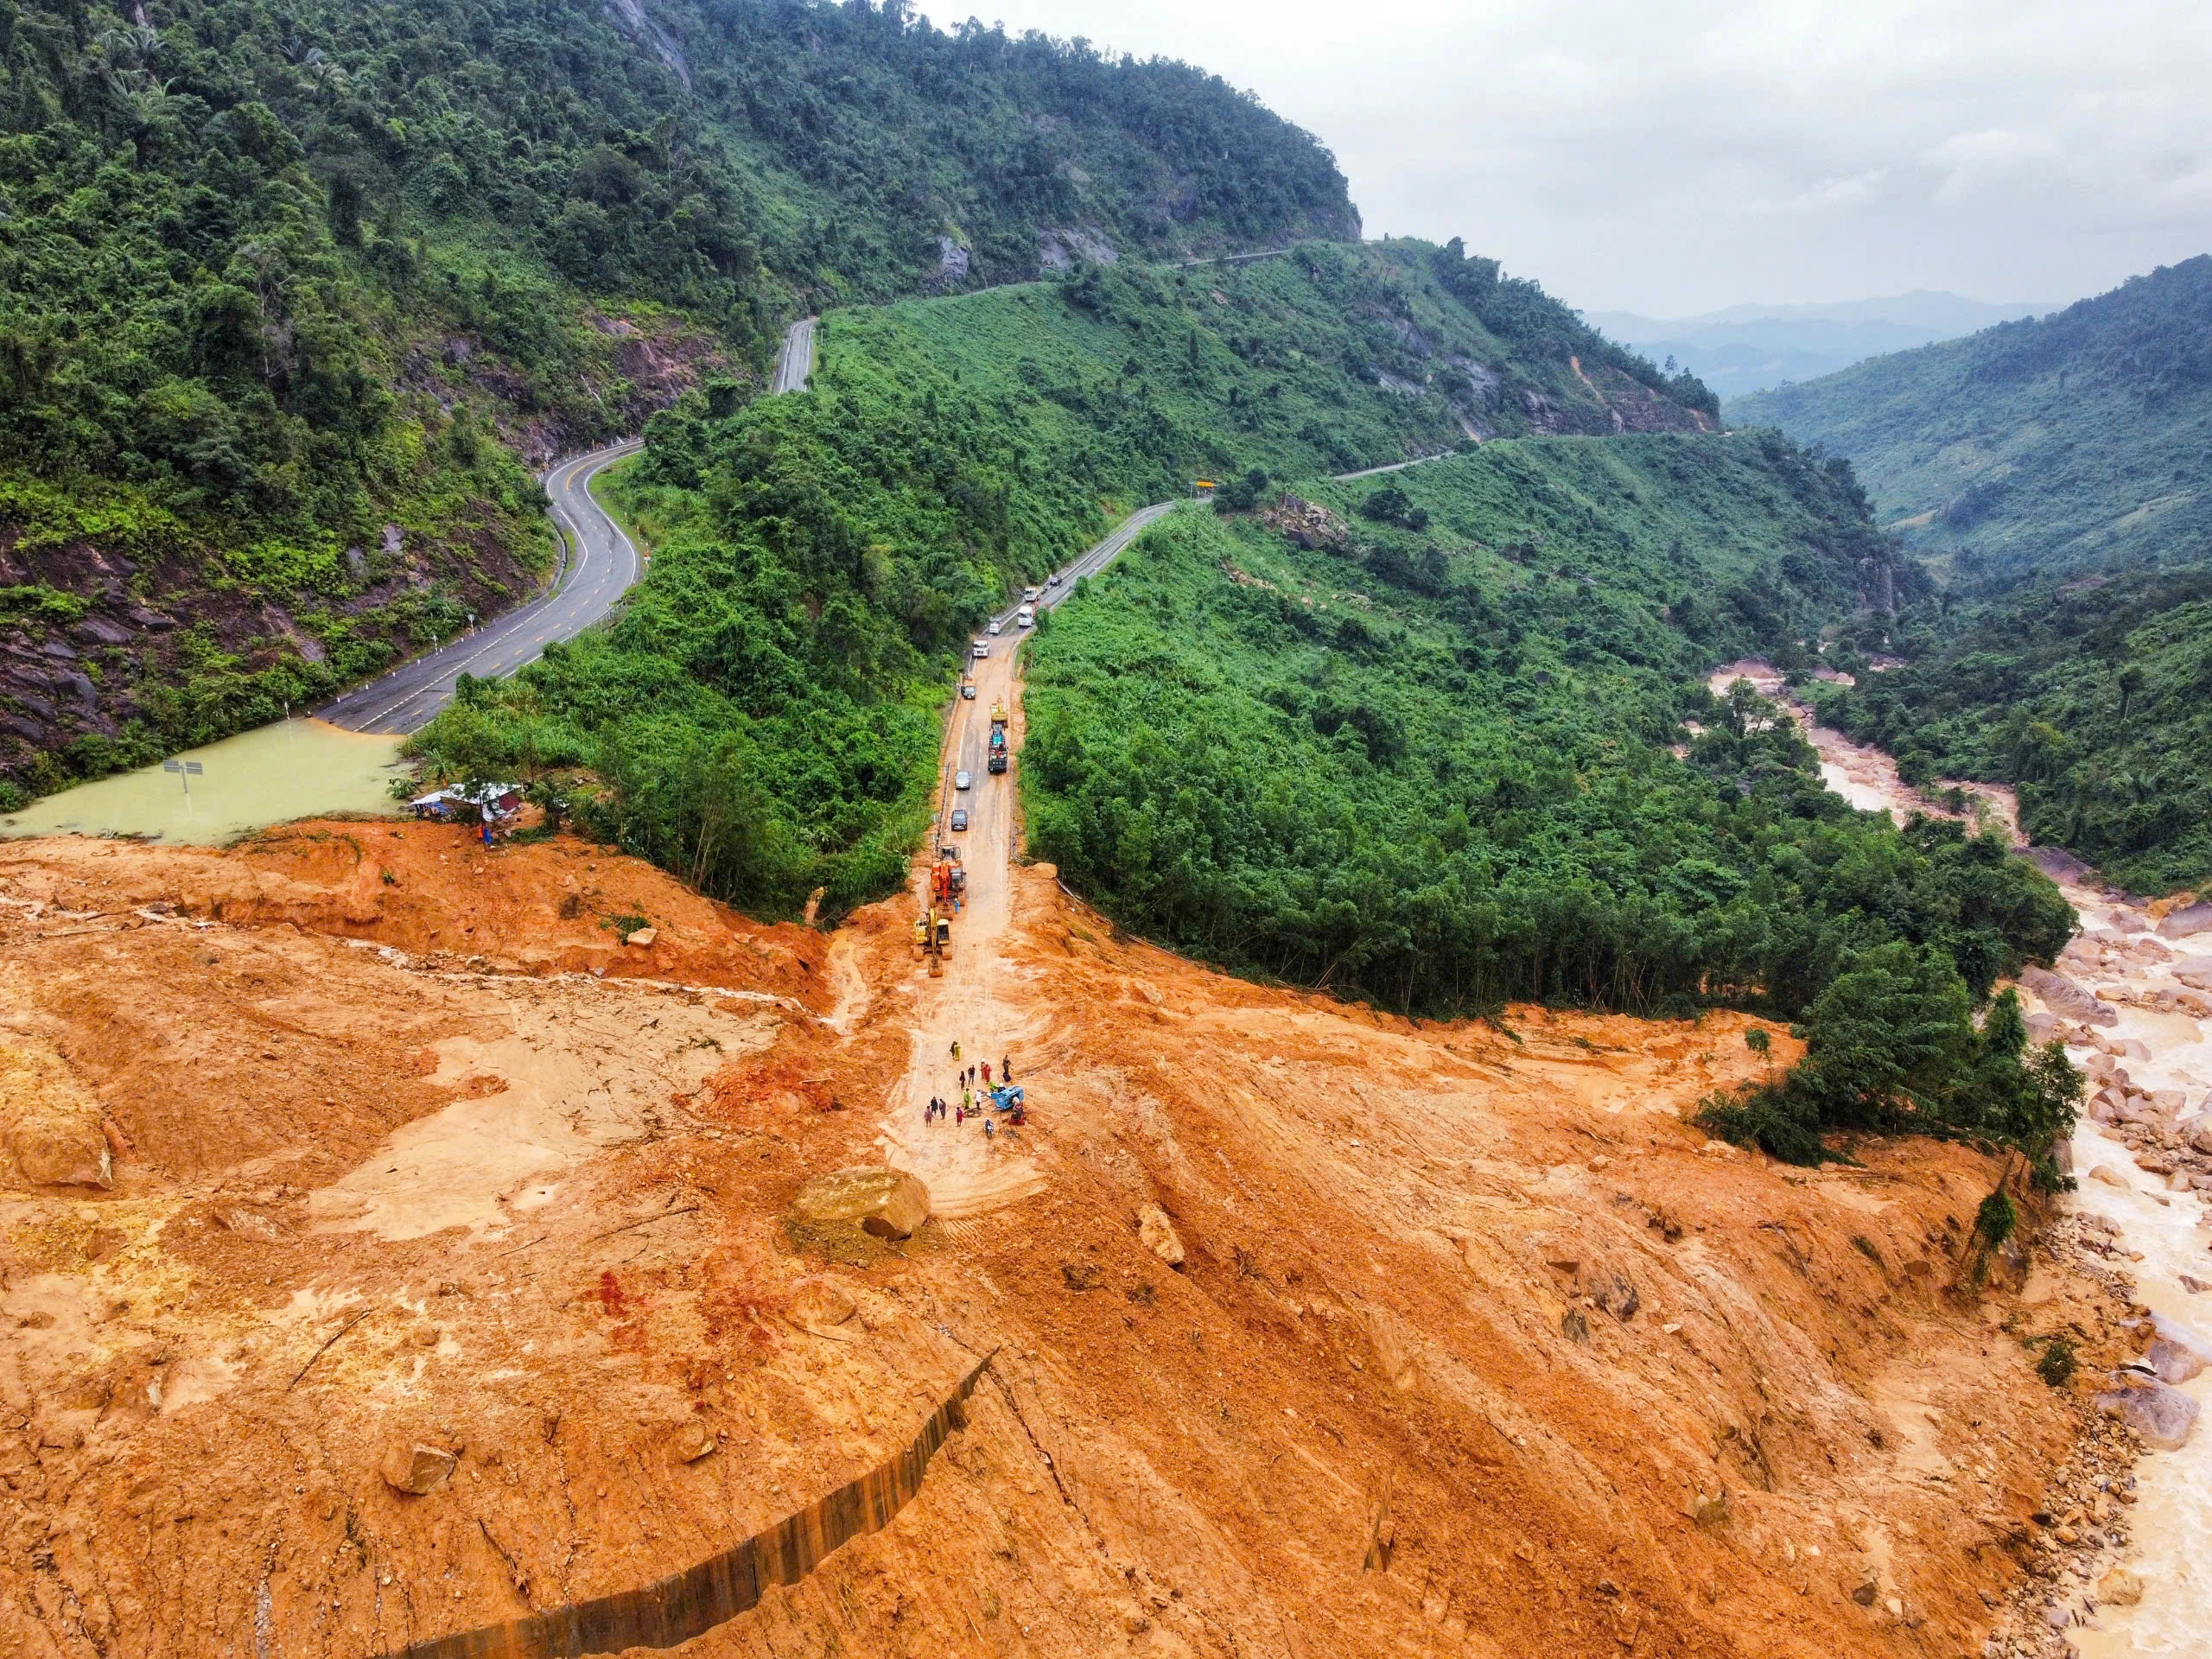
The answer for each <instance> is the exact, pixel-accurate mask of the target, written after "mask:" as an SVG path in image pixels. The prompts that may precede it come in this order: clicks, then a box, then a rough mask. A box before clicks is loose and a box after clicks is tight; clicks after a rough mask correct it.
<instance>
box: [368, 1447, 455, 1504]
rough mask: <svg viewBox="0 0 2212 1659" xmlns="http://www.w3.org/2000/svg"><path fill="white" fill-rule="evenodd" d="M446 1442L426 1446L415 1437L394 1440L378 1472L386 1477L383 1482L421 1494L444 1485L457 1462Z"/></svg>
mask: <svg viewBox="0 0 2212 1659" xmlns="http://www.w3.org/2000/svg"><path fill="white" fill-rule="evenodd" d="M458 1461H459V1459H456V1458H455V1457H454V1454H453V1453H452V1452H448V1451H447V1450H446V1449H445V1448H444V1447H443V1446H423V1445H422V1444H420V1443H419V1442H416V1441H410V1440H395V1441H393V1442H392V1444H391V1446H389V1447H388V1448H386V1450H385V1454H384V1461H383V1463H381V1464H380V1465H378V1468H377V1472H378V1474H380V1475H382V1476H383V1477H384V1484H385V1485H387V1486H389V1487H391V1490H392V1491H395V1492H408V1493H411V1494H412V1495H413V1496H415V1497H422V1496H423V1495H424V1494H425V1493H427V1492H435V1491H437V1489H438V1488H439V1487H441V1486H442V1485H444V1484H446V1482H447V1480H448V1479H449V1478H451V1477H452V1475H453V1470H454V1464H455V1463H456V1462H458Z"/></svg>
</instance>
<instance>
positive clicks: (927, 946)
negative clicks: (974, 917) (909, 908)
mask: <svg viewBox="0 0 2212 1659" xmlns="http://www.w3.org/2000/svg"><path fill="white" fill-rule="evenodd" d="M914 948H915V950H918V951H919V952H920V953H921V954H922V955H923V956H924V957H927V958H928V960H929V964H930V977H931V979H935V978H936V977H937V976H938V975H939V974H942V973H943V972H944V959H945V958H946V957H949V956H950V955H951V954H952V912H950V910H939V909H938V907H937V906H935V905H931V906H930V907H929V908H928V909H927V910H925V911H924V912H922V913H921V914H920V915H918V916H917V917H915V918H914Z"/></svg>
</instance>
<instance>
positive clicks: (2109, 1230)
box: [1712, 661, 2212, 1659]
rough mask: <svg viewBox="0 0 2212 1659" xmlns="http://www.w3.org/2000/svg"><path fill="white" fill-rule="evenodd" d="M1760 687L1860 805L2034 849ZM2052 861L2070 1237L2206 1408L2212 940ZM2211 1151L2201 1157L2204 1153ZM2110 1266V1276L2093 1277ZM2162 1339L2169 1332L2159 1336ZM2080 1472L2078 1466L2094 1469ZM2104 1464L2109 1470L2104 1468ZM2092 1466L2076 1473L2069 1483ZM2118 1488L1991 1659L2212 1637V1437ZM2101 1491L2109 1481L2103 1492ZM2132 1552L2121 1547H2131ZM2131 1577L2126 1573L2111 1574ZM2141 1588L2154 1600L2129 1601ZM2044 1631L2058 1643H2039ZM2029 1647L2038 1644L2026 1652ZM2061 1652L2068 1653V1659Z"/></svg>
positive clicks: (2164, 1378) (2211, 1289)
mask: <svg viewBox="0 0 2212 1659" xmlns="http://www.w3.org/2000/svg"><path fill="white" fill-rule="evenodd" d="M1738 677H1743V678H1746V679H1749V680H1751V683H1753V684H1754V685H1756V686H1757V687H1758V690H1760V691H1761V693H1762V694H1764V695H1765V696H1770V697H1775V698H1777V699H1778V700H1780V701H1782V702H1784V703H1785V704H1786V705H1787V706H1788V707H1789V709H1790V711H1791V712H1792V713H1793V714H1794V715H1796V717H1797V719H1798V720H1799V721H1800V722H1801V723H1802V726H1803V728H1804V729H1805V734H1806V737H1807V740H1808V741H1809V742H1810V743H1811V744H1812V745H1813V747H1814V748H1815V750H1816V751H1817V752H1818V753H1819V754H1820V757H1821V774H1822V776H1823V778H1825V779H1827V783H1828V786H1829V787H1830V788H1831V789H1833V790H1834V791H1835V792H1836V793H1838V794H1840V795H1841V796H1842V797H1843V798H1845V799H1847V800H1848V801H1850V802H1851V804H1853V805H1854V806H1857V807H1859V808H1861V809H1862V810H1889V811H1891V813H1892V814H1893V815H1895V816H1897V817H1903V816H1904V814H1907V813H1910V812H1924V813H1927V814H1929V816H1931V817H1972V818H1973V819H1974V820H1975V821H1977V822H1980V823H1990V824H1993V825H1994V826H1996V827H1999V828H2000V829H2003V830H2004V831H2005V834H2006V836H2007V837H2008V839H2009V840H2010V841H2011V842H2012V844H2013V846H2014V847H2015V848H2016V849H2018V850H2020V851H2022V852H2028V851H2030V849H2028V847H2027V845H2026V842H2025V839H2024V837H2023V836H2022V835H2021V834H2020V830H2019V819H2018V810H2017V807H2016V804H2015V803H2014V802H2013V800H2012V797H2011V793H2010V791H2005V790H2003V789H1999V788H1993V787H1992V786H1990V785H1981V784H1977V785H1967V789H1968V790H1969V791H1971V796H1972V798H1970V799H1969V800H1968V801H1967V805H1966V810H1965V811H1964V812H1963V813H1961V812H1960V811H1957V810H1951V809H1948V808H1947V807H1946V806H1944V805H1943V804H1942V802H1941V800H1940V798H1938V797H1940V796H1941V794H1942V793H1943V792H1945V791H1948V789H1949V788H1950V785H1949V784H1948V782H1946V781H1939V782H1938V783H1937V784H1936V785H1934V786H1933V788H1932V790H1931V791H1929V793H1926V794H1923V793H1922V792H1920V791H1915V790H1913V789H1911V788H1910V787H1909V786H1907V785H1905V784H1904V782H1903V781H1902V780H1901V779H1899V778H1898V777H1897V767H1896V765H1895V763H1894V762H1893V761H1892V760H1891V758H1890V757H1889V756H1888V755H1886V754H1885V753H1882V752H1881V751H1879V750H1877V749H1872V748H1869V747H1866V746H1864V745H1860V744H1857V743H1854V742H1853V741H1851V740H1850V739H1849V738H1848V737H1847V736H1845V735H1844V734H1842V733H1840V732H1838V731H1835V730H1833V729H1832V728H1827V727H1823V726H1821V724H1820V723H1819V722H1818V721H1817V720H1816V719H1815V716H1814V715H1813V712H1812V710H1811V709H1809V708H1808V707H1807V706H1806V705H1805V704H1803V703H1802V702H1799V701H1798V700H1796V698H1794V697H1792V696H1789V692H1788V690H1787V688H1786V687H1784V685H1783V683H1782V677H1781V676H1780V674H1779V673H1777V671H1775V670H1774V669H1773V667H1772V666H1771V665H1770V664H1765V663H1762V662H1756V661H1752V662H1741V663H1732V664H1728V665H1727V666H1726V667H1725V668H1722V669H1720V670H1719V671H1716V672H1715V673H1714V675H1713V678H1712V684H1713V688H1714V690H1716V691H1719V690H1726V686H1727V685H1728V683H1730V682H1731V681H1732V680H1734V679H1736V678H1738ZM2037 862H2038V863H2039V864H2041V865H2042V866H2043V868H2044V869H2045V870H2046V871H2048V872H2049V873H2050V874H2051V875H2052V877H2053V879H2054V880H2056V881H2057V883H2058V885H2059V888H2060V891H2061V892H2063V893H2064V894H2065V896H2066V899H2067V900H2068V902H2069V903H2070V904H2071V905H2073V906H2074V907H2075V911H2076V912H2079V914H2080V916H2081V918H2082V928H2081V931H2080V932H2079V933H2077V934H2076V935H2075V938H2074V940H2073V942H2072V943H2071V944H2069V945H2068V947H2067V949H2066V950H2065V952H2064V953H2063V956H2062V957H2061V959H2060V961H2059V963H2058V965H2057V971H2056V972H2054V973H2049V974H2044V973H2040V972H2034V971H2031V973H2030V974H2029V975H2027V976H2025V982H2024V984H2023V985H2022V987H2021V992H2022V1001H2023V1003H2024V1006H2025V1007H2026V1008H2027V1009H2028V1010H2029V1013H2030V1016H2031V1029H2034V1030H2036V1031H2037V1032H2038V1033H2046V1034H2049V1035H2055V1036H2057V1037H2059V1038H2061V1039H2063V1041H2064V1042H2065V1044H2066V1052H2067V1055H2068V1058H2070V1059H2071V1060H2072V1061H2073V1062H2074V1064H2075V1065H2076V1066H2077V1067H2079V1068H2081V1069H2082V1071H2084V1072H2085V1073H2087V1074H2088V1077H2089V1078H2090V1090H2091V1096H2090V1100H2089V1103H2088V1108H2087V1109H2086V1110H2085V1111H2084V1114H2083V1116H2082V1122H2081V1123H2080V1125H2079V1127H2078V1128H2077V1129H2076V1130H2075V1135H2074V1138H2073V1141H2072V1142H2071V1145H2070V1148H2069V1150H2070V1154H2071V1159H2072V1164H2073V1168H2074V1171H2075V1174H2076V1177H2077V1179H2079V1181H2080V1186H2079V1189H2078V1190H2077V1191H2076V1192H2074V1193H2073V1194H2071V1195H2070V1196H2069V1198H2067V1199H2066V1201H2065V1202H2066V1208H2067V1210H2068V1211H2069V1212H2070V1218H2071V1220H2072V1221H2073V1223H2074V1225H2072V1226H2071V1227H2069V1228H2068V1229H2067V1230H2065V1233H2064V1236H2063V1237H2062V1238H2060V1239H2057V1240H2056V1241H2054V1243H2055V1244H2056V1247H2057V1248H2059V1249H2067V1250H2071V1251H2073V1252H2074V1253H2075V1254H2076V1255H2082V1254H2084V1253H2086V1254H2087V1255H2093V1256H2094V1257H2095V1258H2096V1259H2097V1261H2099V1262H2110V1263H2111V1264H2112V1267H2113V1270H2115V1271H2116V1272H2117V1273H2118V1274H2120V1284H2121V1287H2122V1288H2123V1289H2124V1291H2125V1293H2126V1294H2127V1295H2128V1296H2129V1297H2130V1298H2131V1299H2132V1300H2133V1301H2134V1302H2135V1303H2136V1304H2137V1305H2139V1306H2140V1307H2142V1308H2143V1309H2144V1310H2145V1314H2146V1316H2154V1317H2155V1318H2156V1319H2158V1321H2160V1325H2159V1326H2158V1329H2159V1331H2160V1334H2161V1335H2162V1336H2163V1337H2165V1338H2171V1344H2170V1346H2171V1348H2172V1349H2173V1350H2174V1352H2173V1353H2172V1355H2171V1357H2169V1358H2168V1359H2167V1363H2164V1364H2163V1365H2161V1366H2160V1367H2159V1370H2160V1372H2161V1376H2160V1379H2159V1380H2160V1383H2161V1384H2162V1385H2163V1386H2164V1387H2168V1388H2171V1389H2175V1390H2177V1392H2178V1394H2179V1395H2181V1396H2183V1399H2185V1400H2186V1401H2187V1402H2189V1405H2188V1408H2183V1407H2180V1406H2175V1407H2174V1408H2173V1409H2174V1412H2175V1414H2176V1415H2177V1416H2182V1417H2186V1416H2188V1415H2189V1414H2190V1412H2191V1411H2194V1410H2196V1409H2197V1408H2202V1406H2203V1405H2204V1404H2206V1403H2207V1402H2212V1376H2208V1375H2206V1374H2205V1373H2204V1370H2203V1361H2202V1359H2201V1358H2197V1357H2192V1356H2191V1351H2196V1352H2197V1353H2200V1354H2202V1355H2206V1356H2212V1255H2208V1253H2207V1245H2208V1243H2212V1210H2208V1208H2207V1204H2206V1200H2207V1198H2208V1189H2212V1156H2208V1154H2212V1111H2208V1106H2212V1101H2208V1088H2207V1085H2208V1084H2212V1038H2208V1035H2207V1032H2208V1028H2212V927H2207V928H2205V929H2203V930H2202V931H2191V930H2190V927H2189V926H2188V925H2187V924H2188V922H2189V920H2190V918H2188V917H2184V916H2183V915H2180V914H2178V913H2177V912H2179V911H2180V910H2181V908H2182V906H2181V905H2180V904H2178V903H2177V901H2175V900H2172V899H2164V900H2158V901H2150V902H2146V901H2144V900H2142V899H2139V898H2136V897H2133V896H2131V895H2127V894H2123V893H2117V892H2115V891H2113V890H2112V889H2109V888H2107V887H2104V886H2103V885H2102V884H2101V883H2099V882H2098V881H2097V880H2096V879H2095V876H2094V873H2093V872H2088V871H2086V870H2084V869H2082V867H2081V866H2079V865H2078V864H2077V863H2075V861H2073V860H2071V859H2068V858H2064V857H2057V858H2053V857H2048V856H2044V857H2038V858H2037ZM2199 1142H2202V1145H2201V1146H2200V1145H2199V1144H2198V1143H2199ZM2084 1265H2085V1266H2087V1267H2088V1270H2090V1271H2095V1270H2096V1268H2095V1267H2094V1264H2093V1263H2085V1264H2084ZM2143 1334H2144V1335H2145V1338H2146V1341H2147V1338H2149V1336H2150V1334H2151V1332H2150V1330H2149V1329H2148V1328H2146V1329H2145V1331H2144V1333H2143ZM2091 1461H2093V1462H2094V1459H2091ZM2081 1462H2082V1459H2079V1458H2077V1459H2076V1463H2077V1464H2080V1463H2081ZM2081 1474H2082V1470H2081V1469H2080V1468H2075V1469H2070V1470H2065V1471H2060V1478H2059V1479H2058V1480H2057V1481H2056V1483H2055V1484H2060V1485H2067V1484H2076V1485H2078V1484H2082V1483H2081V1482H2080V1481H2079V1480H2078V1479H2075V1480H2072V1481H2071V1482H2070V1483H2069V1477H2079V1476H2081ZM2095 1478H2101V1479H2104V1480H2106V1481H2107V1485H2108V1487H2109V1490H2110V1492H2111V1493H2113V1494H2115V1495H2118V1494H2124V1497H2125V1501H2124V1502H2116V1503H2114V1504H2113V1505H2112V1506H2110V1507H2111V1508H2112V1509H2113V1510H2118V1511H2119V1512H2120V1513H2122V1514H2125V1515H2127V1516H2132V1519H2133V1524H2132V1526H2123V1527H2120V1528H2118V1529H2100V1528H2099V1527H2097V1526H2096V1525H2094V1524H2087V1525H2085V1524H2080V1523H2077V1524H2074V1525H2071V1526H2069V1525H2068V1524H2067V1522H2065V1521H2064V1520H2063V1518H2061V1517H2056V1516H2055V1517H2053V1519H2054V1520H2055V1521H2056V1522H2057V1525H2056V1527H2054V1528H2053V1529H2050V1530H2051V1531H2053V1532H2054V1533H2056V1531H2057V1530H2059V1529H2064V1530H2066V1531H2069V1532H2071V1533H2073V1534H2074V1535H2075V1538H2074V1539H2073V1540H2071V1542H2073V1543H2075V1544H2076V1545H2077V1546H2078V1544H2079V1543H2080V1542H2082V1541H2083V1540H2085V1539H2090V1538H2094V1537H2096V1536H2102V1537H2104V1538H2105V1539H2106V1540H2107V1543H2106V1546H2105V1548H2103V1549H2101V1550H2100V1551H2094V1552H2091V1554H2094V1556H2096V1557H2099V1558H2100V1559H2095V1560H2085V1561H2078V1562H2077V1563H2075V1565H2074V1566H2072V1567H2069V1568H2068V1569H2066V1570H2063V1571H2056V1572H2054V1573H2053V1576H2052V1577H2051V1578H2050V1579H2049V1580H2044V1581H2043V1587H2042V1588H2041V1589H2040V1591H2039V1592H2038V1593H2037V1594H2036V1595H2035V1596H2033V1597H2031V1599H2030V1602H2031V1605H2027V1606H2024V1607H2023V1608H2021V1609H2020V1610H2018V1611H2019V1612H2020V1613H2021V1615H2022V1617H2021V1618H2019V1619H2018V1621H2017V1623H2016V1624H2015V1625H2014V1628H2013V1629H2012V1631H2011V1632H2010V1633H2009V1634H2006V1635H2002V1636H2000V1637H1997V1638H1993V1641H1995V1642H1997V1643H2000V1644H2001V1645H1998V1646H1994V1647H1993V1648H1992V1649H1990V1651H1992V1652H1993V1653H2007V1652H2012V1651H2023V1652H2035V1651H2037V1650H2039V1649H2041V1648H2042V1647H2043V1646H2044V1644H2046V1643H2055V1642H2056V1641H2063V1642H2066V1643H2070V1644H2071V1645H2072V1647H2073V1649H2074V1650H2075V1651H2077V1652H2079V1653H2081V1654H2082V1656H2084V1659H2118V1656H2124V1655H2139V1654H2201V1653H2202V1652H2204V1651H2205V1650H2206V1643H2207V1640H2208V1637H2207V1636H2206V1632H2207V1631H2212V1567H2208V1566H2207V1564H2206V1563H2207V1557H2208V1548H2212V1430H2208V1431H2196V1432H2188V1433H2186V1435H2185V1438H2183V1439H2182V1440H2181V1442H2180V1444H2179V1445H2177V1446H2172V1447H2152V1448H2150V1449H2148V1450H2146V1451H2145V1453H2144V1455H2143V1457H2142V1459H2141V1461H2140V1463H2139V1465H2137V1466H2136V1467H2135V1469H2134V1470H2133V1472H2132V1475H2129V1476H2126V1477H2124V1478H2122V1479H2121V1480H2120V1481H2119V1482H2117V1483H2113V1482H2112V1481H2111V1479H2110V1477H2109V1476H2098V1477H2095ZM2088 1485H2089V1486H2090V1488H2091V1489H2092V1490H2093V1491H2094V1478H2093V1479H2091V1480H2090V1481H2089V1482H2088ZM2115 1537H2116V1538H2117V1539H2118V1540H2119V1541H2118V1542H2113V1541H2111V1540H2113V1538H2115ZM2113 1569H2118V1571H2119V1572H2120V1573H2121V1574H2124V1575H2126V1576H2123V1577H2109V1576H2107V1575H2108V1574H2110V1573H2112V1572H2113ZM2138 1592H2139V1599H2133V1600H2131V1599H2129V1598H2130V1597H2133V1596H2135V1595H2136V1594H2137V1593H2138ZM2038 1624H2040V1629H2038V1628H2037V1626H2038ZM2014 1642H2018V1643H2020V1644H2021V1645H2019V1646H2018V1647H2015V1646H2013V1645H2012V1643H2014ZM2062 1650H2063V1649H2062Z"/></svg>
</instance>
